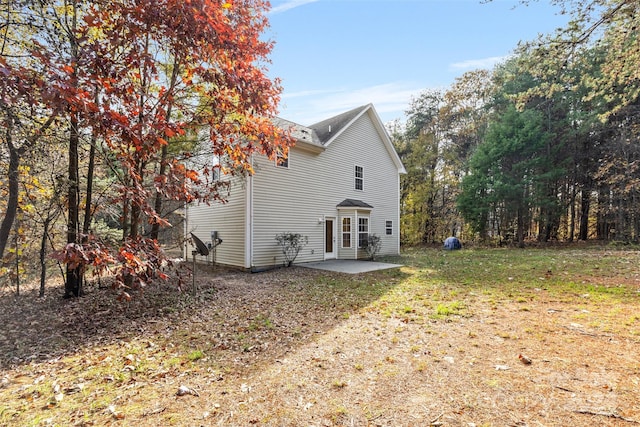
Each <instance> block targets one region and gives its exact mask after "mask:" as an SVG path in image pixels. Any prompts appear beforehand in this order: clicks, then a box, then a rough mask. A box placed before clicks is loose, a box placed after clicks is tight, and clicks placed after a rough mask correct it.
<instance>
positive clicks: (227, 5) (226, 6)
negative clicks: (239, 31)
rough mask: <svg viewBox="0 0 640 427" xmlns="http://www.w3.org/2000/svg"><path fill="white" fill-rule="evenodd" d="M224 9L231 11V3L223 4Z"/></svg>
mask: <svg viewBox="0 0 640 427" xmlns="http://www.w3.org/2000/svg"><path fill="white" fill-rule="evenodd" d="M222 8H223V9H230V8H231V3H229V2H225V3H223V4H222Z"/></svg>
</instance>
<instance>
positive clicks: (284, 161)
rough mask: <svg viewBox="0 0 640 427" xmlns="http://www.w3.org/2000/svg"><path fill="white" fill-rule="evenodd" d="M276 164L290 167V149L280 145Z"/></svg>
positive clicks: (281, 166)
mask: <svg viewBox="0 0 640 427" xmlns="http://www.w3.org/2000/svg"><path fill="white" fill-rule="evenodd" d="M276 166H278V167H280V168H289V149H288V148H283V147H278V149H277V151H276Z"/></svg>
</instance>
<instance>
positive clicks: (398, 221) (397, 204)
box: [396, 172, 401, 255]
mask: <svg viewBox="0 0 640 427" xmlns="http://www.w3.org/2000/svg"><path fill="white" fill-rule="evenodd" d="M397 189H398V200H397V203H396V206H397V207H398V212H397V213H396V224H397V225H396V230H398V232H397V238H396V251H397V255H400V202H401V200H400V172H398V187H397Z"/></svg>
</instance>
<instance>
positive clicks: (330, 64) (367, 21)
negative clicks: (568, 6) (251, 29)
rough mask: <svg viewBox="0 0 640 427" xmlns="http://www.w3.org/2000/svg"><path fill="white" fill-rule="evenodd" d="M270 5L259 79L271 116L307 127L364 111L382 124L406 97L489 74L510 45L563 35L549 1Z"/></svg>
mask: <svg viewBox="0 0 640 427" xmlns="http://www.w3.org/2000/svg"><path fill="white" fill-rule="evenodd" d="M519 3H520V2H519V1H518V0H493V1H491V2H486V1H485V2H483V1H482V0H271V6H272V8H271V11H270V12H269V15H268V18H269V22H270V28H269V29H268V30H267V31H266V32H265V34H264V36H265V38H266V39H269V40H272V41H274V42H275V46H274V49H273V51H272V53H271V55H270V58H271V61H272V62H271V64H269V65H268V68H269V71H268V75H269V77H271V78H279V79H281V85H282V87H283V93H282V98H281V101H280V108H279V116H280V117H282V118H284V119H287V120H291V121H293V122H296V123H299V124H302V125H306V126H309V125H311V124H313V123H316V122H319V121H321V120H324V119H327V118H330V117H332V116H334V115H336V114H340V113H342V112H345V111H348V110H350V109H352V108H355V107H358V106H362V105H366V104H369V103H372V104H373V105H374V107H375V109H376V111H377V112H378V114H379V116H380V118H381V119H382V121H383V122H384V123H387V122H390V121H392V120H395V119H400V120H401V121H402V120H404V119H405V111H406V110H407V109H408V108H409V106H410V102H411V100H412V98H415V97H417V96H418V95H420V93H421V92H423V91H425V90H429V89H441V90H446V89H447V88H449V87H450V86H451V85H452V84H453V83H454V81H455V79H456V78H457V77H460V76H461V75H462V74H464V73H465V72H466V71H471V70H474V69H479V68H488V69H491V68H493V65H494V64H496V63H497V62H499V61H502V60H504V59H505V58H507V57H508V56H509V55H510V54H512V53H513V51H514V49H515V48H516V47H517V44H518V42H519V41H521V40H523V41H529V40H533V39H535V38H536V37H537V35H538V34H550V33H553V32H554V31H555V29H556V28H559V27H563V26H564V25H565V24H566V23H567V21H568V17H567V16H566V15H560V14H559V9H558V8H557V7H556V6H552V5H550V4H549V0H539V1H537V2H533V3H531V4H529V5H520V4H519Z"/></svg>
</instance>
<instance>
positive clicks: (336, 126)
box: [309, 104, 407, 174]
mask: <svg viewBox="0 0 640 427" xmlns="http://www.w3.org/2000/svg"><path fill="white" fill-rule="evenodd" d="M367 113H368V114H369V117H370V118H371V121H372V122H373V125H374V127H375V128H376V131H377V132H378V135H379V136H380V139H382V142H383V143H384V146H385V148H386V149H387V152H388V153H389V156H390V157H391V160H392V161H393V163H394V164H395V165H396V167H397V168H398V172H399V173H402V174H405V173H407V171H406V169H405V168H404V165H403V164H402V161H401V160H400V157H399V156H398V153H397V152H396V150H395V148H394V147H393V143H392V142H391V138H389V134H388V133H387V130H386V129H385V127H384V124H382V120H380V116H378V113H377V112H376V110H375V108H373V104H367V105H363V106H362V107H358V108H354V109H353V110H349V111H347V112H344V113H342V114H338V115H337V116H334V117H331V118H329V119H326V120H323V121H321V122H318V123H316V124H313V125H311V126H309V128H310V129H312V130H313V132H314V135H315V137H316V138H317V139H318V142H319V143H320V144H321V145H322V146H324V147H327V146H329V144H331V143H332V142H333V141H334V140H335V139H336V138H337V137H338V136H339V135H340V134H341V133H342V132H344V130H345V129H347V128H348V127H349V126H351V124H352V123H354V122H355V121H356V120H358V119H359V118H360V117H362V116H363V115H364V114H367Z"/></svg>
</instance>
